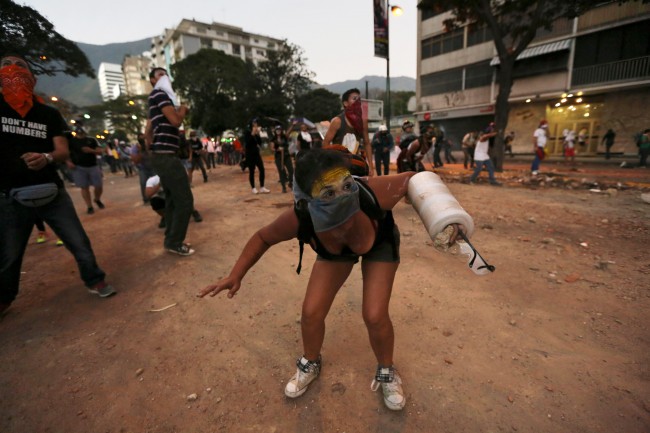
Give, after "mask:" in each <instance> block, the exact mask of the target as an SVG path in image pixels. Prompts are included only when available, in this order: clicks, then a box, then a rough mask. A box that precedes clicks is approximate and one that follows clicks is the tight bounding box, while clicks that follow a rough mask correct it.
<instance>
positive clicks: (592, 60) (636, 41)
mask: <svg viewBox="0 0 650 433" xmlns="http://www.w3.org/2000/svg"><path fill="white" fill-rule="evenodd" d="M649 55H650V20H645V21H641V22H638V23H634V24H629V25H626V26H621V27H616V28H614V29H609V30H604V31H602V32H597V33H592V34H589V35H585V36H580V37H579V38H578V39H577V40H576V52H575V60H574V67H576V68H580V67H584V66H592V65H599V64H603V63H610V62H616V61H619V60H628V59H633V58H636V57H645V56H649Z"/></svg>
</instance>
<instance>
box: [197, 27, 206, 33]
mask: <svg viewBox="0 0 650 433" xmlns="http://www.w3.org/2000/svg"><path fill="white" fill-rule="evenodd" d="M196 32H197V33H205V27H197V28H196Z"/></svg>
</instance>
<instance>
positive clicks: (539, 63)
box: [512, 50, 569, 78]
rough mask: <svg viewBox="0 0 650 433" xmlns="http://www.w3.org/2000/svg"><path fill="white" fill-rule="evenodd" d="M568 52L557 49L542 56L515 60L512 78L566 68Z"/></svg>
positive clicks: (564, 69)
mask: <svg viewBox="0 0 650 433" xmlns="http://www.w3.org/2000/svg"><path fill="white" fill-rule="evenodd" d="M568 62H569V52H568V51H566V50H565V51H557V52H555V53H549V54H544V55H542V56H535V57H530V58H527V59H522V60H517V61H516V62H515V68H514V70H513V72H512V76H513V78H524V77H532V76H537V75H544V74H549V73H551V72H558V71H566V70H567V69H568Z"/></svg>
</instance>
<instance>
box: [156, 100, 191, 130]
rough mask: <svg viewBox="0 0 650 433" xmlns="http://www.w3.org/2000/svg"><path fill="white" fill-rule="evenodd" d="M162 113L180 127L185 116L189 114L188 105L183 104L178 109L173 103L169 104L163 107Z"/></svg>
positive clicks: (170, 121)
mask: <svg viewBox="0 0 650 433" xmlns="http://www.w3.org/2000/svg"><path fill="white" fill-rule="evenodd" d="M162 113H163V114H164V115H165V117H166V118H167V120H168V121H169V123H171V124H172V125H173V126H175V127H177V128H178V127H179V126H181V124H182V123H183V119H185V116H186V115H187V107H186V106H185V105H181V106H180V107H178V109H177V108H175V107H174V106H173V105H167V106H165V107H163V108H162Z"/></svg>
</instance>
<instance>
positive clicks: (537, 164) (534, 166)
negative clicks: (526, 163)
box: [530, 148, 544, 171]
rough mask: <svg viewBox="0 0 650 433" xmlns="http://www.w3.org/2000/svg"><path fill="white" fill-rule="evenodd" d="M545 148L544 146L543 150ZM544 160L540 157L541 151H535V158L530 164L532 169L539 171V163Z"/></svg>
mask: <svg viewBox="0 0 650 433" xmlns="http://www.w3.org/2000/svg"><path fill="white" fill-rule="evenodd" d="M543 151H544V149H543V148H542V152H543ZM541 162H542V160H541V159H540V158H539V153H538V152H535V158H534V159H533V164H532V165H531V166H530V171H538V170H539V164H540V163H541Z"/></svg>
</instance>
